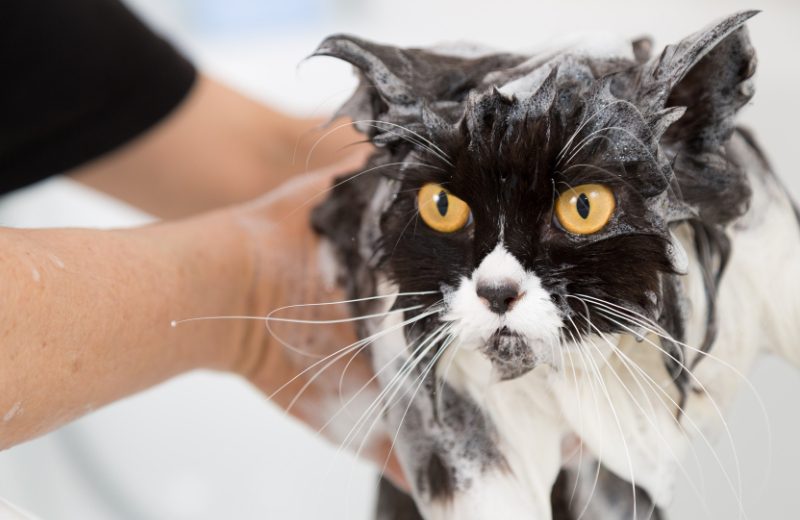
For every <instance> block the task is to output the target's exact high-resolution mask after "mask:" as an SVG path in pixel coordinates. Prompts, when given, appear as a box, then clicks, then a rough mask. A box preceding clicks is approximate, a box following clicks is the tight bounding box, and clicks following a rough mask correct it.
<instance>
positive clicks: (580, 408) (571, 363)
mask: <svg viewBox="0 0 800 520" xmlns="http://www.w3.org/2000/svg"><path fill="white" fill-rule="evenodd" d="M565 330H566V331H567V332H568V333H569V335H570V337H571V338H572V343H573V345H575V348H578V345H577V341H576V340H575V336H574V335H573V334H572V331H571V330H570V329H565ZM565 339H566V338H565ZM562 343H566V341H563V342H562ZM558 353H559V354H560V355H561V365H562V366H565V364H566V360H565V359H566V358H565V355H564V349H561V348H560V349H558ZM567 354H568V356H569V366H570V368H571V369H572V383H573V385H574V387H575V401H576V402H577V404H578V417H579V418H580V428H581V431H584V429H585V421H584V416H583V404H582V400H581V392H580V389H579V388H578V373H577V372H576V371H575V362H574V360H573V359H572V352H570V351H568V352H567ZM565 373H566V372H565ZM578 450H579V451H578V465H577V468H578V471H579V472H580V469H581V468H582V467H583V439H580V441H579V443H578ZM578 480H579V479H578V478H576V479H575V483H574V484H573V485H572V491H571V492H570V495H569V503H568V504H569V507H572V502H573V500H574V499H575V493H576V492H577V490H578Z"/></svg>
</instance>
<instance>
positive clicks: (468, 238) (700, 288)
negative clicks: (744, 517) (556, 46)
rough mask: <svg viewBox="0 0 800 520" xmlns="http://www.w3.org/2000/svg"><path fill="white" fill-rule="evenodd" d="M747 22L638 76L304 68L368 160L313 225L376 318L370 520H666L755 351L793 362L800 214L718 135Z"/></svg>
mask: <svg viewBox="0 0 800 520" xmlns="http://www.w3.org/2000/svg"><path fill="white" fill-rule="evenodd" d="M754 14H756V12H754V11H747V12H741V13H737V14H734V15H732V16H729V17H727V18H725V19H724V20H722V21H720V22H718V23H715V24H713V25H711V26H709V27H707V28H706V29H704V30H701V31H700V32H698V33H696V34H693V35H691V36H689V37H687V38H686V39H684V40H682V41H680V42H678V43H676V44H674V45H669V46H667V47H666V48H665V49H664V50H663V52H661V53H660V54H659V55H657V56H654V57H652V56H650V52H649V51H650V47H651V44H650V42H649V40H644V39H643V40H637V41H636V42H633V43H632V46H631V47H632V48H631V53H630V56H627V57H609V56H592V55H590V54H587V53H584V52H578V51H575V50H571V49H569V48H567V49H562V50H558V51H553V52H549V53H542V54H534V55H525V54H515V53H502V52H496V51H481V50H476V49H474V48H473V49H472V50H471V51H469V52H468V53H458V52H455V51H453V50H445V49H436V48H434V49H403V48H396V47H392V46H387V45H379V44H376V43H371V42H367V41H364V40H361V39H358V38H356V37H352V36H347V35H336V36H331V37H329V38H328V39H326V40H325V41H324V42H323V43H322V44H321V45H320V46H319V48H318V49H317V51H316V53H315V54H316V55H321V56H332V57H336V58H339V59H342V60H345V61H346V62H349V63H350V64H352V65H353V66H354V67H355V69H356V71H357V73H358V75H359V77H360V83H359V86H358V87H357V89H356V91H355V93H354V94H353V96H352V97H351V99H350V100H349V101H348V102H347V103H346V104H345V105H344V106H343V107H342V109H341V111H340V114H342V115H346V116H348V117H351V118H352V119H353V121H354V122H355V123H354V124H355V125H356V127H357V128H359V129H360V130H361V131H362V132H363V133H364V134H365V135H366V136H367V137H368V139H369V140H370V141H371V142H372V143H373V144H374V145H375V146H376V152H375V153H374V155H373V156H372V157H371V159H370V161H369V164H368V165H367V167H366V169H364V170H363V171H360V172H354V173H353V174H351V175H348V176H345V177H343V178H341V179H339V180H338V181H337V183H336V184H335V186H334V187H333V189H332V190H331V192H330V195H329V196H328V197H327V199H326V200H325V201H324V202H323V203H321V204H320V205H319V206H318V207H316V208H315V210H314V212H313V216H312V224H313V226H314V228H315V230H316V231H317V232H318V233H319V234H320V235H321V236H322V237H323V238H324V240H325V241H326V242H327V243H328V244H329V245H330V246H331V247H330V250H331V251H333V255H334V257H335V262H336V264H337V266H338V269H339V278H338V279H339V282H340V283H341V284H342V285H343V286H344V287H345V288H346V290H347V292H348V293H349V294H350V296H351V297H352V298H353V299H357V300H359V301H356V302H354V303H353V304H352V305H353V309H352V312H353V314H354V315H357V316H362V315H366V316H373V315H378V316H376V317H374V318H371V319H366V320H363V321H360V322H359V323H360V324H361V325H360V330H359V334H360V336H361V337H362V338H365V341H368V342H369V347H368V348H367V349H366V350H364V351H363V353H361V354H359V355H368V356H371V362H372V363H373V366H374V368H375V370H376V374H377V379H378V381H379V382H380V385H381V388H382V392H381V395H380V398H379V399H378V401H376V403H375V406H373V407H372V409H371V413H372V415H371V417H369V421H363V422H362V424H361V427H362V428H364V429H367V428H366V427H365V424H366V423H367V422H370V421H372V423H373V424H374V421H376V420H380V421H382V423H383V425H384V427H385V430H386V431H387V432H389V435H390V437H391V438H392V440H393V441H394V451H395V453H396V454H397V456H398V458H399V461H400V464H401V465H402V467H403V470H404V473H405V474H406V476H407V479H408V482H409V485H410V488H411V490H410V493H411V496H409V495H406V494H405V493H403V492H401V491H399V490H397V489H395V488H394V487H393V486H392V485H391V484H389V483H388V482H383V483H382V485H381V492H380V497H379V504H378V517H379V518H381V519H390V518H392V519H401V518H402V519H405V518H408V519H415V518H426V519H459V520H464V519H475V520H478V519H496V518H503V519H516V518H520V519H521V518H526V519H537V520H538V519H550V518H557V519H572V518H579V517H580V518H603V519H613V518H662V517H663V507H664V506H665V505H667V504H668V503H669V501H670V499H671V493H672V488H673V484H674V482H675V479H676V478H677V476H676V472H677V468H679V467H680V461H681V458H682V456H683V454H684V453H685V451H686V450H687V448H688V443H689V442H690V440H691V438H694V437H697V436H702V438H706V437H705V436H707V435H708V436H714V435H721V434H723V433H724V427H725V422H724V417H723V416H724V411H725V407H726V405H727V404H728V403H729V401H730V399H731V397H732V396H733V394H734V392H735V390H736V389H737V388H738V387H739V386H740V385H741V382H742V379H743V376H742V375H741V374H742V372H745V371H747V369H748V367H750V366H751V364H752V362H753V360H754V359H755V357H756V356H757V354H758V353H759V352H762V351H771V352H773V353H777V354H780V355H782V356H784V357H786V358H787V359H789V360H790V361H792V362H793V363H795V364H796V365H800V348H798V347H796V346H795V344H796V341H795V340H794V338H796V337H797V335H798V333H800V305H798V298H797V294H800V262H798V261H797V258H798V257H799V256H800V225H799V224H798V222H800V213H798V210H797V208H796V206H794V205H793V203H792V201H791V199H790V197H789V196H788V195H787V193H786V191H785V190H784V189H783V187H782V185H781V183H780V182H779V180H778V179H777V178H776V177H775V176H774V174H773V173H772V170H771V168H770V165H769V163H768V162H767V159H766V158H765V157H764V155H763V154H762V152H761V151H760V149H759V147H758V145H757V143H756V141H755V139H754V137H753V136H752V135H751V134H750V133H749V132H748V131H746V130H744V129H742V128H739V127H737V126H736V114H737V111H738V110H739V109H740V108H741V107H742V106H744V105H745V104H746V103H747V102H748V101H749V100H750V99H751V97H752V96H753V81H752V76H753V74H754V72H755V64H756V59H755V53H754V51H753V48H752V46H751V44H750V41H749V38H748V33H747V30H746V28H745V26H744V24H745V22H746V21H747V20H748V19H750V18H751V17H752V16H753V15H754ZM367 415H369V414H367ZM375 417H377V418H376V419H373V418H375ZM729 483H730V485H731V487H735V484H734V482H729ZM412 497H413V500H412Z"/></svg>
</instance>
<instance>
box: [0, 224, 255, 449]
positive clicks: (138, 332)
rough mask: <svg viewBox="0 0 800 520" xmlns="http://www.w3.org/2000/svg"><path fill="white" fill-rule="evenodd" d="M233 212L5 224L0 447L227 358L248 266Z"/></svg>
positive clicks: (236, 337) (237, 330) (0, 235)
mask: <svg viewBox="0 0 800 520" xmlns="http://www.w3.org/2000/svg"><path fill="white" fill-rule="evenodd" d="M239 229H240V228H239V227H238V226H236V225H234V224H232V222H231V220H230V217H229V216H228V214H227V213H216V214H212V215H209V216H203V217H198V218H195V219H191V220H186V221H181V222H177V223H170V224H160V225H157V226H151V227H147V228H141V229H136V230H126V231H90V230H35V231H27V230H10V229H3V230H1V231H0V278H1V279H2V280H3V292H2V296H0V301H2V308H3V312H2V314H0V331H2V336H0V449H2V448H6V447H9V446H11V445H13V444H16V443H18V442H21V441H24V440H27V439H30V438H32V437H34V436H36V435H39V434H42V433H44V432H46V431H49V430H52V429H54V428H56V427H58V426H59V425H61V424H64V423H65V422H68V421H69V420H71V419H74V418H76V417H78V416H80V415H82V414H84V413H86V412H87V411H88V410H90V409H92V408H96V407H99V406H102V405H104V404H107V403H109V402H111V401H114V400H115V399H119V398H121V397H124V396H127V395H130V394H132V393H134V392H136V391H139V390H142V389H144V388H147V387H149V386H152V385H154V384H156V383H158V382H161V381H163V380H165V379H167V378H169V377H171V376H174V375H176V374H179V373H182V372H184V371H187V370H191V369H194V368H200V367H208V368H215V369H226V368H231V367H232V366H233V365H234V364H235V363H236V360H237V357H239V356H240V354H241V353H239V352H237V348H238V345H242V344H243V341H242V337H243V335H244V334H245V331H246V328H245V326H246V324H245V323H243V322H241V321H234V320H226V321H213V322H193V323H191V326H188V325H187V326H184V327H180V328H178V329H176V328H173V327H171V326H170V323H171V321H172V320H174V319H180V318H185V317H193V316H205V315H220V314H243V313H245V312H246V311H247V309H245V307H246V306H247V303H246V301H247V300H246V298H245V297H244V295H246V294H247V291H248V290H249V287H248V285H249V278H250V273H249V270H250V269H251V267H250V265H248V264H249V261H248V253H247V247H246V244H245V242H244V239H243V236H242V232H241V231H240V230H239Z"/></svg>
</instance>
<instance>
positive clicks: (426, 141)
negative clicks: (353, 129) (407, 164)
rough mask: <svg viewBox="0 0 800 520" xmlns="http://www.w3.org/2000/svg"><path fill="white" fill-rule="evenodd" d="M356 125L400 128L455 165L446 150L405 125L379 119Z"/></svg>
mask: <svg viewBox="0 0 800 520" xmlns="http://www.w3.org/2000/svg"><path fill="white" fill-rule="evenodd" d="M356 123H372V124H374V125H387V126H391V127H395V128H399V129H401V130H403V131H405V132H408V133H409V134H411V135H413V136H414V137H416V138H417V139H419V140H420V141H421V142H422V145H427V146H423V147H424V148H425V149H427V150H428V151H429V152H431V153H433V154H434V155H436V156H437V157H439V158H440V159H442V160H443V161H444V162H445V163H447V165H448V166H453V163H452V162H451V160H450V157H449V156H448V155H447V153H445V151H444V150H442V149H441V148H439V147H438V146H437V145H436V144H435V143H434V142H433V141H431V140H430V139H428V138H426V137H424V136H422V135H420V134H419V133H418V132H415V131H413V130H411V129H410V128H407V127H405V126H403V125H399V124H397V123H391V122H389V121H380V120H377V119H362V120H360V121H356ZM375 128H378V129H379V130H383V129H382V128H380V127H379V126H375ZM395 135H396V134H395ZM416 144H420V143H416Z"/></svg>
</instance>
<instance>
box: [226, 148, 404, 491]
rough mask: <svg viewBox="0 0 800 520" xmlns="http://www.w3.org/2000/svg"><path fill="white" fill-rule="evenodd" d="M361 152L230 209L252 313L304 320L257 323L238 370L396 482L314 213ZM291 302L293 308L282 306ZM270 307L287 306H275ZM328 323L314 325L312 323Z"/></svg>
mask: <svg viewBox="0 0 800 520" xmlns="http://www.w3.org/2000/svg"><path fill="white" fill-rule="evenodd" d="M365 158H366V153H364V151H363V150H362V151H359V152H356V153H353V154H352V155H350V156H349V157H348V158H347V159H346V160H345V161H343V162H340V163H338V164H336V165H334V166H331V167H329V168H326V169H325V170H322V171H318V172H315V173H310V174H304V175H301V176H298V177H296V178H294V179H292V180H290V181H288V182H287V183H285V184H284V185H282V186H281V187H279V188H277V189H276V190H274V191H272V192H270V193H268V194H267V195H266V196H264V197H262V198H261V199H259V200H257V201H255V202H252V203H249V204H247V205H245V206H240V207H236V208H234V209H232V210H231V211H232V212H233V216H234V218H235V220H236V221H237V222H239V223H240V225H241V226H242V227H243V228H244V229H245V230H246V231H247V233H248V234H249V236H250V240H249V242H250V245H251V247H252V257H253V265H254V268H253V283H252V294H251V295H250V296H249V300H250V304H249V307H250V309H251V312H252V313H253V315H254V316H271V317H272V318H279V319H291V320H299V321H301V322H303V323H297V322H293V323H290V322H285V321H271V320H255V321H253V322H252V325H253V326H252V327H250V328H249V332H248V333H247V335H246V338H247V339H246V341H245V346H244V348H243V350H242V352H241V355H240V356H239V360H238V362H237V363H236V367H235V370H236V371H237V372H239V373H241V374H243V375H244V376H245V377H247V378H248V379H249V380H250V381H251V382H252V383H253V384H255V385H256V386H257V387H259V388H260V389H261V390H262V391H263V392H264V393H265V394H266V395H267V396H268V397H269V398H270V399H271V400H272V401H273V402H274V403H276V404H278V405H279V406H281V407H282V408H284V409H285V410H286V411H287V412H288V413H291V414H292V415H294V416H295V417H297V418H299V419H300V420H302V421H304V422H305V423H306V424H307V425H309V426H310V427H312V428H314V429H315V430H317V431H318V432H319V433H321V434H323V435H325V436H326V437H328V438H329V439H330V440H332V441H333V442H334V443H337V444H339V445H341V446H343V447H344V448H349V449H351V450H354V451H357V452H359V453H358V454H359V455H360V456H364V457H367V458H369V459H371V460H373V461H374V462H376V463H377V465H378V467H379V469H383V471H384V473H385V475H386V476H387V477H389V478H390V479H391V480H393V481H394V482H395V483H396V484H398V485H399V486H401V487H407V485H406V483H405V480H404V477H403V474H402V470H401V469H400V467H399V465H398V463H397V460H396V459H395V458H394V456H393V455H392V454H391V449H390V441H389V439H388V437H387V436H385V435H384V434H383V433H382V432H380V431H374V430H380V424H379V422H380V421H379V418H378V417H377V415H376V414H377V412H378V411H379V410H380V406H378V407H377V408H373V410H372V412H371V413H369V414H367V413H366V412H367V407H368V405H369V404H371V403H372V402H374V400H375V399H376V398H377V393H378V392H377V390H378V388H377V382H376V381H375V378H374V377H373V371H372V367H371V365H370V362H369V358H368V356H366V355H364V353H363V352H362V351H361V350H359V349H358V347H359V344H358V343H357V338H356V335H355V330H354V327H353V324H352V320H350V318H351V316H350V314H349V311H350V307H349V305H348V304H346V303H341V304H334V305H307V304H319V303H325V302H341V301H342V300H345V299H346V296H345V294H344V292H343V291H342V290H341V289H340V288H338V287H336V286H335V283H334V280H333V277H334V273H333V272H331V271H332V267H331V266H326V265H324V262H325V258H323V256H322V255H321V253H322V251H321V249H320V241H319V238H318V237H317V236H316V235H315V233H313V231H312V230H311V226H310V213H311V210H312V209H313V208H314V206H315V205H316V204H318V203H319V202H321V201H322V199H323V198H324V196H325V193H326V192H327V191H328V189H329V188H330V186H331V185H332V183H333V179H334V178H335V177H336V176H337V175H341V174H344V173H347V172H351V171H356V170H357V168H358V167H360V166H362V165H363V163H364V161H365ZM288 306H292V307H290V308H286V307H288ZM276 309H283V310H282V311H280V312H274V313H273V311H275V310H276ZM270 313H273V314H270ZM321 321H326V322H333V323H325V324H322V323H315V322H321Z"/></svg>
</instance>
